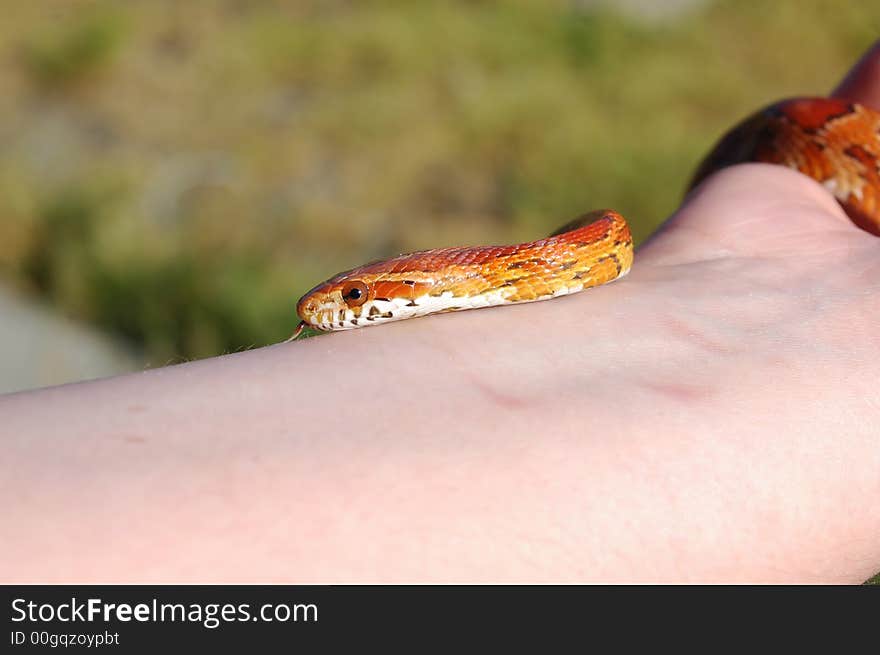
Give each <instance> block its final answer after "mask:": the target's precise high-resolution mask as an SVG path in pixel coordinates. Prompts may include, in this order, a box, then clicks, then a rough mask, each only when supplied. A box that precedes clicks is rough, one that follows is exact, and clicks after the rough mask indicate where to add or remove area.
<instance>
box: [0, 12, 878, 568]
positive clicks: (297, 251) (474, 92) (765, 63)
mask: <svg viewBox="0 0 880 655" xmlns="http://www.w3.org/2000/svg"><path fill="white" fill-rule="evenodd" d="M658 1H659V0H658ZM649 3H650V0H646V2H645V3H643V4H649ZM612 4H613V3H608V4H605V5H602V4H598V3H593V2H589V1H581V2H562V1H554V0H529V1H527V0H514V1H508V2H504V3H501V2H489V1H477V0H471V1H464V0H461V1H456V2H452V1H449V0H431V1H427V0H420V1H419V2H412V1H411V0H397V1H395V0H383V1H381V2H380V1H378V0H376V1H367V0H360V1H358V2H345V1H342V0H316V1H314V2H280V1H269V0H266V1H253V2H249V1H246V0H227V1H217V2H195V1H193V2H177V1H175V0H153V1H152V2H142V3H133V2H132V3H118V2H103V3H102V2H92V1H90V2H77V1H67V2H61V1H60V0H53V1H50V2H39V3H37V2H29V1H27V0H4V3H3V8H4V14H5V17H6V18H7V20H4V21H2V22H0V97H3V99H4V102H2V103H0V143H2V145H3V147H2V149H0V274H2V275H3V276H4V277H5V278H6V279H8V280H12V281H13V282H14V283H15V284H17V285H18V286H19V287H21V288H23V289H26V290H30V291H32V292H33V293H34V294H40V295H42V296H44V297H47V298H49V299H51V301H52V302H53V303H54V304H55V305H56V306H57V307H58V308H59V309H60V310H62V311H63V312H65V313H67V314H69V315H72V316H76V317H78V318H80V319H83V320H87V321H90V322H92V323H94V324H96V325H98V326H100V327H102V328H104V329H105V330H107V331H110V332H113V333H116V334H118V335H122V336H124V337H126V338H128V339H129V340H130V342H131V343H132V344H134V345H136V346H137V347H138V348H140V349H142V350H143V351H144V352H145V353H146V355H147V357H148V359H149V361H150V362H151V363H152V364H154V365H161V364H164V363H166V362H168V361H172V360H176V359H179V358H183V359H189V358H195V357H203V356H208V355H213V354H218V353H221V352H229V351H235V350H240V349H243V348H248V347H252V346H255V345H262V344H266V343H271V342H275V341H278V340H280V339H282V338H285V337H286V336H287V335H288V334H289V333H290V331H291V330H292V328H293V327H294V326H295V324H296V321H297V319H296V318H295V316H294V309H293V307H294V302H295V300H296V299H297V297H298V296H299V295H300V294H301V293H302V292H303V291H305V290H306V289H308V288H309V287H311V286H312V285H314V284H315V283H316V282H319V281H321V280H323V279H324V278H326V277H328V276H329V275H331V274H333V273H336V272H337V271H339V270H342V269H344V268H348V267H351V266H353V265H356V264H359V263H363V262H364V261H366V260H369V259H372V258H376V257H383V256H387V255H391V254H395V253H397V252H401V251H407V250H416V249H421V248H428V247H436V246H443V245H454V244H476V243H491V242H512V241H519V240H525V239H531V238H537V237H539V236H542V235H544V234H546V233H549V232H550V231H552V230H553V229H554V228H555V227H557V226H558V225H560V224H562V223H563V222H565V221H567V220H568V219H570V218H572V217H573V216H576V215H578V214H580V213H582V212H584V211H586V210H590V209H593V208H597V207H606V206H608V207H615V208H617V209H619V210H620V211H622V212H623V213H624V214H625V215H626V216H628V218H629V219H630V220H631V222H632V224H633V226H634V229H635V232H636V236H637V238H638V239H642V238H644V237H645V236H646V235H648V234H649V233H650V232H651V231H652V230H653V229H654V228H655V227H656V226H657V225H658V224H659V223H660V222H661V221H662V220H663V219H664V218H665V217H666V216H667V215H668V214H669V213H670V212H671V211H673V210H674V208H675V207H676V205H677V203H678V201H679V200H680V198H681V193H682V189H683V188H684V185H685V184H686V181H687V178H688V175H689V174H690V172H691V171H692V169H693V167H694V165H695V163H696V162H697V161H698V159H699V157H700V156H701V154H703V153H705V152H706V150H707V148H708V147H709V146H710V144H711V143H712V142H713V141H714V139H715V138H716V137H717V136H718V135H719V134H720V133H721V132H722V131H723V130H724V129H725V128H726V127H729V126H730V125H731V124H732V123H733V122H734V121H735V120H737V119H738V118H740V117H742V116H743V115H744V114H746V113H748V112H751V111H752V110H754V109H756V108H757V107H758V106H760V105H762V104H765V103H767V102H769V101H772V100H774V99H777V98H780V97H783V96H786V95H795V94H825V93H826V92H827V91H828V90H829V88H830V87H831V86H832V85H833V84H834V83H835V82H836V80H837V79H838V78H839V76H840V75H841V74H842V73H843V72H844V71H846V70H847V68H848V67H849V66H850V65H851V64H852V62H853V61H854V60H855V58H856V57H857V56H858V55H859V54H860V53H861V52H862V51H863V50H864V49H865V48H866V47H867V46H868V45H869V44H870V43H871V41H872V40H873V39H874V38H876V37H877V35H878V34H880V4H878V3H868V2H864V3H859V2H840V1H839V0H777V1H776V2H772V3H769V2H767V3H757V2H741V1H739V0H720V1H716V2H706V3H704V4H700V3H697V4H698V7H697V8H696V9H694V10H692V11H689V12H686V13H684V14H683V15H675V16H674V18H671V19H669V20H665V21H664V20H662V19H657V18H654V19H652V20H650V21H647V20H644V19H643V17H639V16H638V15H637V14H636V13H633V12H630V13H628V14H621V13H615V11H614V10H613V9H612V8H611V5H612ZM632 4H633V3H630V5H632ZM874 582H875V583H880V577H878V578H875V579H874Z"/></svg>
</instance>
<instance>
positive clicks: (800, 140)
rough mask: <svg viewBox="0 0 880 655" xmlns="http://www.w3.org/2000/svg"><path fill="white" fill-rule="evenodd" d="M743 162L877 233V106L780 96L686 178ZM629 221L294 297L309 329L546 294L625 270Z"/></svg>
mask: <svg viewBox="0 0 880 655" xmlns="http://www.w3.org/2000/svg"><path fill="white" fill-rule="evenodd" d="M743 162H765V163H772V164H780V165H783V166H787V167H789V168H793V169H795V170H797V171H800V172H801V173H803V174H805V175H807V176H809V177H811V178H813V179H814V180H816V181H817V182H819V183H820V184H822V185H824V186H825V188H826V189H828V190H829V191H830V192H831V193H832V194H834V196H835V197H836V198H837V200H838V201H839V202H840V203H841V205H842V206H843V208H844V209H845V210H846V212H847V214H848V215H849V216H850V218H851V219H852V220H853V222H854V223H856V224H857V225H858V226H859V227H861V228H863V229H864V230H867V231H868V232H871V233H873V234H876V235H880V113H878V112H876V111H874V110H872V109H869V108H867V107H865V106H863V105H859V104H854V103H851V102H847V101H845V100H840V99H834V98H795V99H791V100H784V101H781V102H778V103H776V104H773V105H770V106H769V107H767V108H765V109H762V110H761V111H759V112H757V113H756V114H753V115H752V116H750V117H749V118H747V119H746V120H744V121H743V122H742V123H740V124H739V125H737V126H736V127H735V128H733V129H732V130H731V131H730V132H728V133H727V134H726V135H725V136H723V137H722V138H721V140H720V141H719V142H718V143H717V145H716V146H715V147H714V148H713V149H712V150H711V152H710V154H709V156H708V157H706V159H705V160H704V161H703V163H702V164H701V165H700V166H699V168H698V169H697V172H696V174H695V176H694V178H693V181H692V183H691V187H694V186H696V185H697V184H699V183H700V182H701V181H703V180H704V179H705V178H706V177H708V176H709V175H711V174H712V173H714V172H715V171H717V170H719V169H721V168H724V167H726V166H731V165H734V164H738V163H743ZM632 261H633V243H632V236H631V234H630V230H629V227H628V226H627V224H626V220H625V219H624V218H623V217H622V216H621V215H620V214H618V213H617V212H614V211H612V210H597V211H594V212H591V213H589V214H586V215H584V216H582V217H581V218H579V219H576V220H575V221H572V222H571V223H569V224H567V225H565V226H564V227H562V228H560V229H559V230H557V231H556V232H555V233H554V234H553V235H551V236H549V237H547V238H545V239H540V240H538V241H532V242H529V243H522V244H517V245H510V246H477V247H461V248H439V249H433V250H423V251H420V252H415V253H410V254H405V255H400V256H398V257H394V258H391V259H387V260H383V261H379V262H373V263H370V264H366V265H364V266H359V267H357V268H354V269H351V270H349V271H345V272H343V273H339V274H338V275H335V276H334V277H332V278H330V279H329V280H327V281H326V282H322V283H321V284H319V285H317V286H316V287H314V288H313V289H311V290H310V291H309V292H307V293H306V294H305V295H304V296H303V297H302V298H301V299H300V300H299V302H298V303H297V307H296V309H297V313H298V314H299V316H300V318H301V319H302V322H301V323H300V325H299V327H298V328H297V331H296V332H295V333H294V335H293V336H292V337H291V339H295V338H296V337H297V336H298V335H299V334H300V332H301V331H302V330H303V328H305V327H310V328H313V329H318V330H325V331H327V330H347V329H352V328H358V327H364V326H368V325H379V324H382V323H386V322H389V321H396V320H401V319H406V318H414V317H417V316H425V315H428V314H437V313H442V312H451V311H460V310H465V309H476V308H481V307H492V306H497V305H504V304H510V303H522V302H533V301H537V300H547V299H550V298H556V297H559V296H563V295H567V294H571V293H577V292H579V291H583V290H585V289H589V288H591V287H595V286H599V285H602V284H606V283H608V282H612V281H614V280H616V279H619V278H621V277H623V276H624V275H626V273H627V272H628V271H629V269H630V267H631V265H632Z"/></svg>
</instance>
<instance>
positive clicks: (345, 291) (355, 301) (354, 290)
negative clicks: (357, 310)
mask: <svg viewBox="0 0 880 655" xmlns="http://www.w3.org/2000/svg"><path fill="white" fill-rule="evenodd" d="M342 299H343V300H344V301H345V304H346V305H348V306H349V307H360V306H361V305H363V304H364V302H365V301H366V300H367V285H366V284H364V283H363V282H361V281H360V280H354V281H352V282H347V283H346V284H345V286H344V287H342Z"/></svg>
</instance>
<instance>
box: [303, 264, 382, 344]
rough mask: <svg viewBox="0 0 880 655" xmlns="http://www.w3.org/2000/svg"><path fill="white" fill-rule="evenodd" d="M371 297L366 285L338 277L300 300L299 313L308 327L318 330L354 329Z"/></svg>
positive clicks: (369, 289) (324, 283)
mask: <svg viewBox="0 0 880 655" xmlns="http://www.w3.org/2000/svg"><path fill="white" fill-rule="evenodd" d="M371 295H372V294H371V288H370V286H369V285H367V283H366V282H364V281H362V280H357V279H338V277H337V278H333V279H331V280H328V281H327V282H323V283H322V284H319V285H318V286H316V287H315V288H314V289H312V290H311V291H309V292H308V293H306V294H305V295H304V296H303V297H302V298H300V299H299V302H297V303H296V313H297V314H299V317H300V318H301V319H302V320H303V322H304V323H305V324H306V325H308V326H309V327H312V328H315V329H317V330H325V331H326V330H346V329H350V328H355V327H358V322H359V319H360V317H361V312H362V308H363V307H364V306H365V305H367V303H368V302H369V301H370V299H371V298H370V296H371Z"/></svg>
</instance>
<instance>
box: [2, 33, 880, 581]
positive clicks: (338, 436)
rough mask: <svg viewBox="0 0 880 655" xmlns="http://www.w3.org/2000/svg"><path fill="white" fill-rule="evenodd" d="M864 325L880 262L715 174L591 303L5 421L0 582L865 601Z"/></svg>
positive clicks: (175, 373) (299, 351) (321, 341)
mask: <svg viewBox="0 0 880 655" xmlns="http://www.w3.org/2000/svg"><path fill="white" fill-rule="evenodd" d="M837 93H838V94H839V95H842V96H846V97H848V98H851V99H854V100H859V101H861V102H864V103H866V104H869V105H873V106H875V107H880V48H875V49H874V52H873V53H872V54H871V53H869V55H867V56H866V57H865V58H864V59H863V60H862V62H861V63H860V64H859V65H858V66H857V67H856V68H855V69H854V71H853V72H852V73H851V74H850V76H849V77H848V78H847V79H846V80H845V81H844V82H843V83H842V85H841V86H840V87H839V88H838V90H837ZM878 320H880V240H878V239H877V238H876V237H873V236H871V235H869V234H867V233H865V232H862V231H860V230H859V229H857V228H855V227H854V226H852V225H851V224H850V222H849V221H848V219H847V218H846V217H845V215H844V214H843V213H842V211H841V210H840V208H839V207H838V206H837V204H836V203H835V202H834V200H833V199H832V198H831V196H830V195H829V194H828V193H827V192H826V191H825V190H824V189H823V188H822V187H820V186H819V185H818V184H816V183H814V182H812V181H811V180H808V179H807V178H805V177H803V176H801V175H799V174H797V173H794V172H792V171H788V170H786V169H783V168H781V167H774V166H768V165H743V166H738V167H735V168H731V169H728V170H726V171H724V172H721V173H720V174H717V175H715V176H713V177H712V178H710V179H709V180H708V181H707V182H706V183H705V184H704V185H703V186H702V187H700V188H699V189H698V190H697V191H696V192H695V193H694V194H692V195H691V197H690V198H689V199H688V200H687V202H686V203H685V204H684V205H683V206H682V208H681V209H680V210H679V211H678V212H677V213H676V214H675V215H674V216H672V217H671V219H670V220H669V221H668V222H667V223H666V224H665V225H664V226H663V228H662V229H661V230H660V231H659V232H658V234H656V235H655V236H654V237H653V238H652V239H651V240H650V241H649V242H648V243H647V244H646V245H645V246H644V247H642V248H641V249H640V251H639V252H638V254H637V257H636V263H635V266H634V268H633V271H632V272H631V273H630V275H629V276H628V277H627V278H625V279H623V280H621V281H619V282H615V283H613V284H611V285H608V286H604V287H601V288H598V289H594V290H591V291H588V292H586V293H582V294H578V295H576V296H571V297H564V298H560V299H557V300H553V301H549V302H542V303H535V304H530V305H522V306H514V307H503V308H496V309H491V310H481V311H473V312H462V313H457V314H451V315H444V316H439V317H431V318H427V319H416V320H411V321H404V322H401V323H396V324H388V325H385V326H382V327H375V328H366V329H362V330H356V331H352V332H347V333H337V334H330V335H324V336H321V337H320V338H315V339H309V340H306V341H303V342H297V343H292V344H284V345H277V346H272V347H268V348H262V349H259V350H255V351H250V352H246V353H241V354H236V355H230V356H226V357H219V358H214V359H209V360H204V361H199V362H193V363H189V364H184V365H179V366H174V367H169V368H165V369H160V370H154V371H148V372H144V373H140V374H135V375H130V376H124V377H119V378H114V379H108V380H103V381H97V382H90V383H83V384H77V385H70V386H65V387H58V388H53V389H46V390H41V391H35V392H29V393H22V394H16V395H11V396H6V397H3V398H0V417H2V427H0V434H2V439H3V457H2V460H0V467H2V475H0V504H2V516H3V518H4V520H3V521H2V523H0V580H2V581H4V582H16V581H24V582H245V581H248V582H341V581H343V582H433V581H442V582H448V581H452V582H537V581H540V582H581V581H588V582H606V581H615V582H657V581H662V582H770V583H773V582H808V583H810V582H820V583H833V582H836V583H857V582H861V581H863V580H864V579H866V578H868V577H869V576H870V575H872V574H873V573H875V572H877V571H878V570H880V428H878V426H880V392H878V390H877V380H880V336H878V335H880V333H878V328H877V325H878ZM292 323H293V319H292Z"/></svg>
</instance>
